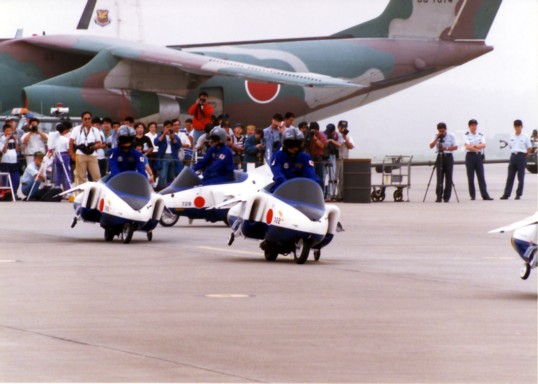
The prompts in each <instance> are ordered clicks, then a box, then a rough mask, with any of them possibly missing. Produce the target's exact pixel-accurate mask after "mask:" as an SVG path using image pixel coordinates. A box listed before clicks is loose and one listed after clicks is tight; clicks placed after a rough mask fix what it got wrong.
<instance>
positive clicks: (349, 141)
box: [336, 120, 355, 201]
mask: <svg viewBox="0 0 538 384" xmlns="http://www.w3.org/2000/svg"><path fill="white" fill-rule="evenodd" d="M347 124H348V123H347V121H346V120H340V121H339V122H338V132H339V133H340V137H341V138H342V142H341V143H342V145H340V147H339V148H338V158H337V159H336V201H342V200H343V199H344V159H349V151H350V150H351V149H353V148H355V142H354V141H353V137H351V135H350V134H349V129H348V128H347Z"/></svg>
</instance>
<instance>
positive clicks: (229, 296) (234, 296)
mask: <svg viewBox="0 0 538 384" xmlns="http://www.w3.org/2000/svg"><path fill="white" fill-rule="evenodd" d="M204 296H205V297H207V298H210V299H246V298H248V297H254V295H249V294H246V293H208V294H207V295H204Z"/></svg>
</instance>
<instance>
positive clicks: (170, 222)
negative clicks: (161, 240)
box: [159, 209, 179, 227]
mask: <svg viewBox="0 0 538 384" xmlns="http://www.w3.org/2000/svg"><path fill="white" fill-rule="evenodd" d="M178 220H179V215H176V214H175V213H173V212H172V211H170V210H169V209H165V210H164V211H163V214H162V215H161V219H160V220H159V223H161V225H162V226H163V227H172V226H174V225H175V224H176V223H177V221H178Z"/></svg>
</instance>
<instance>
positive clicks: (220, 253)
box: [0, 164, 537, 383]
mask: <svg viewBox="0 0 538 384" xmlns="http://www.w3.org/2000/svg"><path fill="white" fill-rule="evenodd" d="M430 173H431V167H415V168H413V169H412V187H411V189H410V200H411V201H410V202H400V203H397V202H393V201H392V198H391V194H392V192H393V190H394V189H389V190H388V191H387V192H388V197H387V199H386V200H385V201H384V202H382V203H372V204H351V203H338V205H339V207H340V208H341V210H342V218H341V222H342V224H343V226H344V228H345V231H344V232H341V233H338V234H337V236H336V237H335V239H334V242H333V244H331V245H329V246H328V247H327V248H325V249H323V250H322V255H321V260H320V261H319V262H314V261H313V260H311V259H310V260H309V261H308V262H307V263H306V264H305V265H296V264H295V263H294V261H293V260H292V258H291V257H279V258H278V259H277V261H276V262H266V261H265V259H264V258H263V253H262V251H261V250H260V249H259V247H258V244H257V242H256V241H252V240H245V239H242V238H238V239H236V240H235V243H234V244H233V245H232V246H231V247H228V246H227V236H228V234H229V232H230V231H229V230H228V229H227V228H226V227H225V226H224V225H222V224H207V223H204V222H201V221H195V222H194V223H193V224H192V225H189V224H188V222H187V221H186V220H184V219H181V220H180V221H179V223H178V224H177V225H176V226H175V227H172V228H163V227H157V228H156V230H155V233H154V237H153V241H152V242H148V241H147V240H146V237H145V236H144V234H143V233H139V232H137V233H135V234H134V237H133V240H132V242H131V243H130V244H122V243H121V242H120V241H119V240H118V239H117V238H116V239H115V240H114V242H113V243H106V242H105V241H104V239H103V230H102V229H101V228H100V227H99V226H98V225H91V224H85V223H79V224H78V225H77V226H76V227H75V228H74V229H71V228H70V224H71V219H72V217H73V209H72V205H71V204H69V203H67V202H62V203H38V202H16V203H0V381H2V382H20V381H23V382H354V383H362V382H365V383H372V382H383V383H418V382H420V383H448V382H450V383H508V382H511V383H536V382H537V363H536V362H537V280H536V274H535V273H534V272H535V271H533V273H532V274H531V276H530V278H529V279H528V280H527V281H523V280H521V279H520V278H519V269H520V267H521V265H522V262H521V260H520V259H519V258H518V256H517V254H516V253H515V252H514V251H513V250H512V248H511V245H510V241H509V239H510V236H509V234H501V235H492V234H488V233H487V232H488V231H489V230H491V229H494V228H497V227H500V226H502V225H505V224H509V223H511V222H514V221H517V220H520V219H523V218H525V217H527V216H530V215H531V214H533V213H534V212H535V211H536V209H537V179H536V175H532V174H529V173H527V174H526V180H525V191H524V195H523V198H522V199H521V200H519V201H516V200H514V199H513V196H512V198H511V199H510V200H507V201H500V200H499V199H498V198H499V197H500V196H501V194H502V190H503V188H504V182H505V178H506V164H488V165H486V180H487V182H488V189H489V192H490V194H491V196H492V197H494V198H495V200H494V201H482V200H480V199H479V200H476V201H470V199H469V196H468V192H467V184H466V183H467V182H466V176H465V167H464V166H461V165H458V166H456V167H455V171H454V176H455V185H456V191H457V194H458V196H459V199H460V202H459V203H457V202H456V196H454V195H453V196H452V201H451V202H450V203H435V202H434V200H435V193H434V188H435V185H434V184H435V176H434V178H433V180H432V184H431V185H430V189H429V192H428V198H427V201H426V202H425V203H423V202H422V198H423V196H424V192H425V189H426V185H427V182H428V179H429V176H430ZM372 177H373V182H374V183H377V182H380V175H379V174H375V173H374V174H373V175H372Z"/></svg>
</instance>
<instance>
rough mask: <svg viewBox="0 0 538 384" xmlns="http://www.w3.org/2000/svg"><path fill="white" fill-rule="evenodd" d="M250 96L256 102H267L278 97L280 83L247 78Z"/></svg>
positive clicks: (246, 86)
mask: <svg viewBox="0 0 538 384" xmlns="http://www.w3.org/2000/svg"><path fill="white" fill-rule="evenodd" d="M245 89H246V91H247V94H248V96H249V97H250V98H251V99H252V100H254V101H255V102H256V103H260V104H267V103H270V102H271V101H273V100H274V99H276V97H277V96H278V93H279V92H280V84H268V83H256V82H254V81H248V80H245Z"/></svg>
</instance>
